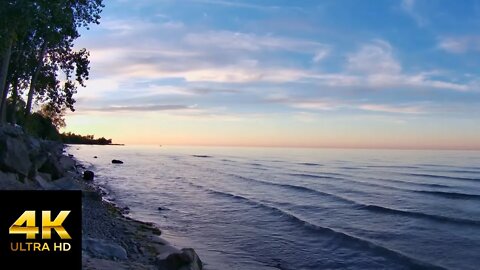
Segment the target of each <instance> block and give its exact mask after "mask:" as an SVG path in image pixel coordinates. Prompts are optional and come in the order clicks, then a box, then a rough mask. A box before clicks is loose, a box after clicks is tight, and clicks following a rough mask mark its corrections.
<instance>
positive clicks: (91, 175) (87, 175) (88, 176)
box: [83, 170, 95, 181]
mask: <svg viewBox="0 0 480 270" xmlns="http://www.w3.org/2000/svg"><path fill="white" fill-rule="evenodd" d="M94 177H95V174H94V173H93V172H92V171H89V170H86V171H84V172H83V180H85V181H93V178H94Z"/></svg>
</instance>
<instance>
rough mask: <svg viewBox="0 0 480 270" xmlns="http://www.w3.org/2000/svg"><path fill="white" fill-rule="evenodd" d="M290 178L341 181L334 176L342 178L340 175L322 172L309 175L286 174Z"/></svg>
mask: <svg viewBox="0 0 480 270" xmlns="http://www.w3.org/2000/svg"><path fill="white" fill-rule="evenodd" d="M287 175H290V176H297V177H305V178H320V179H343V178H339V177H335V176H343V174H340V173H329V172H322V174H321V175H320V174H309V173H287Z"/></svg>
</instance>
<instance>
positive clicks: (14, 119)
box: [11, 81, 18, 125]
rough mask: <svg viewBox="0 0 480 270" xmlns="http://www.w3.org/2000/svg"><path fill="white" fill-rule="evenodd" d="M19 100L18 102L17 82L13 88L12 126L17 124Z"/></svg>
mask: <svg viewBox="0 0 480 270" xmlns="http://www.w3.org/2000/svg"><path fill="white" fill-rule="evenodd" d="M17 100H18V82H17V81H15V82H14V83H13V87H12V116H11V120H12V125H15V124H17Z"/></svg>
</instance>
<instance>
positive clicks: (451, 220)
mask: <svg viewBox="0 0 480 270" xmlns="http://www.w3.org/2000/svg"><path fill="white" fill-rule="evenodd" d="M230 175H231V176H234V177H237V178H240V179H243V180H247V181H251V182H257V183H261V184H266V185H270V186H278V187H283V188H289V189H294V190H298V191H302V192H307V193H311V194H315V195H320V196H326V197H330V198H333V199H335V200H337V201H341V202H344V203H348V204H351V205H352V206H353V207H354V208H357V209H364V210H369V211H373V212H383V213H390V214H399V215H403V216H410V217H416V218H426V219H429V220H435V221H442V222H449V223H456V224H462V225H475V226H478V225H480V221H479V220H471V219H461V218H454V217H447V216H440V215H433V214H426V213H421V212H413V211H406V210H398V209H392V208H387V207H383V206H378V205H371V204H364V203H360V202H357V201H355V200H351V199H348V198H345V197H342V196H339V195H336V194H332V193H328V192H323V191H319V190H316V189H311V188H307V187H303V186H297V185H291V184H281V183H273V182H268V181H263V180H258V179H254V178H249V177H244V176H240V175H235V174H230ZM396 189H400V188H396ZM402 190H405V191H411V192H419V193H428V194H434V195H439V196H445V197H447V196H450V198H454V197H455V198H463V199H465V198H468V199H472V198H473V199H479V200H480V195H475V194H463V193H455V192H441V191H428V190H406V189H402Z"/></svg>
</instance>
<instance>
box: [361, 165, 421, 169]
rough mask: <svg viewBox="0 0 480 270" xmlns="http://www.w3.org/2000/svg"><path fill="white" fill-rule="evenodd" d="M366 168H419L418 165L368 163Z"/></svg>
mask: <svg viewBox="0 0 480 270" xmlns="http://www.w3.org/2000/svg"><path fill="white" fill-rule="evenodd" d="M363 167H365V168H386V169H418V167H416V166H403V165H367V166H363Z"/></svg>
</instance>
